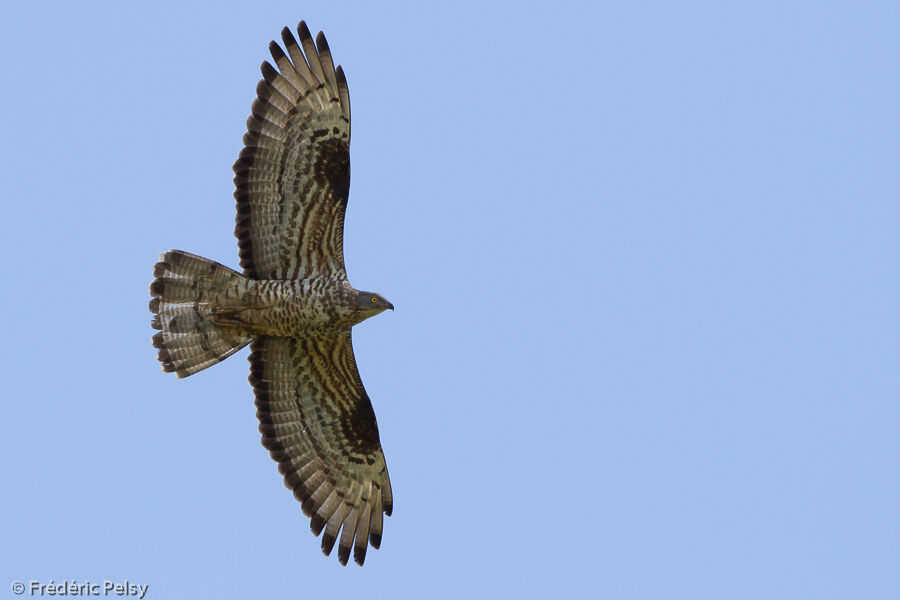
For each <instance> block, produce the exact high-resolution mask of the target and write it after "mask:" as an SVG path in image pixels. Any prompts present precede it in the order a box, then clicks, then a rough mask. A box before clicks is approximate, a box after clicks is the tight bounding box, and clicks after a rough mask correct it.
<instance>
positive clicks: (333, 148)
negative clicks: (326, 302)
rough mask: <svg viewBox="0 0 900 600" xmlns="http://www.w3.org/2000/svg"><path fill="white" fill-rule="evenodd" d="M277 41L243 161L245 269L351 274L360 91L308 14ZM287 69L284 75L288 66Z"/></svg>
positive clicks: (240, 204) (238, 168)
mask: <svg viewBox="0 0 900 600" xmlns="http://www.w3.org/2000/svg"><path fill="white" fill-rule="evenodd" d="M297 33H298V34H299V36H300V44H298V43H297V41H296V39H295V38H294V36H293V34H291V31H290V29H288V28H287V27H285V28H284V30H282V32H281V37H282V39H283V40H284V45H285V48H286V50H287V54H285V53H284V51H283V50H282V49H281V48H280V47H279V46H278V44H276V43H275V42H272V43H271V44H270V45H269V50H270V51H271V53H272V58H273V59H274V61H275V64H276V66H277V67H278V69H277V70H276V68H275V67H273V66H272V65H271V64H269V63H268V62H264V63H263V64H262V73H263V79H262V80H261V81H260V82H259V85H258V86H257V87H256V92H257V96H258V97H257V99H256V100H255V101H254V102H253V108H252V114H251V115H250V118H248V119H247V133H246V134H244V146H245V147H244V149H243V150H241V153H240V156H239V158H238V160H237V162H235V163H234V185H235V192H234V197H235V199H236V200H237V224H236V226H235V230H234V233H235V235H236V236H237V238H238V247H239V249H240V258H241V267H243V268H244V275H247V276H248V277H252V278H254V279H281V280H284V279H305V278H312V277H329V278H332V279H333V278H335V277H337V278H339V279H340V278H343V279H346V270H345V268H344V251H343V243H344V242H343V240H344V213H345V211H346V208H347V197H348V194H349V191H350V94H349V92H348V91H347V80H346V78H345V77H344V72H343V70H342V69H341V68H340V67H338V68H337V69H335V68H334V63H333V62H332V59H331V51H330V50H329V49H328V43H327V42H326V41H325V36H324V35H322V33H321V32H320V33H319V35H318V36H317V37H316V41H315V42H313V40H312V37H311V36H310V33H309V29H308V28H307V27H306V23H304V22H303V21H301V22H300V24H299V25H298V26H297ZM279 71H280V72H279Z"/></svg>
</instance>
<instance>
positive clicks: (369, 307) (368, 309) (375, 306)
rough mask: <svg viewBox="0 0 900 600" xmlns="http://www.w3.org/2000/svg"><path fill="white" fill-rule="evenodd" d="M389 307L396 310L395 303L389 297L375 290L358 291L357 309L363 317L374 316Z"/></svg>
mask: <svg viewBox="0 0 900 600" xmlns="http://www.w3.org/2000/svg"><path fill="white" fill-rule="evenodd" d="M387 309H391V310H394V305H393V304H391V303H390V302H388V300H387V298H385V297H384V296H382V295H381V294H376V293H375V292H356V311H357V313H359V314H360V315H361V316H362V318H363V319H368V318H369V317H374V316H375V315H377V314H378V313H380V312H384V311H386V310H387Z"/></svg>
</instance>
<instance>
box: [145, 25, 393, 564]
mask: <svg viewBox="0 0 900 600" xmlns="http://www.w3.org/2000/svg"><path fill="white" fill-rule="evenodd" d="M297 34H298V36H297V38H295V37H294V35H293V34H292V33H291V30H290V29H288V28H287V27H285V28H284V29H283V30H282V32H281V37H282V40H283V41H284V50H282V48H281V47H280V46H279V45H278V44H277V43H275V42H272V43H271V44H270V45H269V50H270V52H271V53H272V58H273V62H274V63H275V64H274V66H273V65H272V64H271V63H269V62H267V61H266V62H263V63H262V75H263V79H262V80H261V81H260V82H259V84H258V85H257V86H256V93H257V98H256V99H255V100H254V101H253V106H252V114H251V115H250V117H249V118H248V119H247V133H245V134H244V140H243V142H244V148H243V149H242V150H241V152H240V155H239V157H238V160H237V162H235V163H234V185H235V192H234V197H235V199H236V200H237V225H236V227H235V230H234V233H235V235H236V236H237V239H238V247H239V256H240V265H241V268H242V269H243V273H238V272H237V271H235V270H232V269H230V268H228V267H226V266H224V265H221V264H219V263H216V262H213V261H211V260H209V259H206V258H202V257H200V256H196V255H194V254H190V253H188V252H183V251H181V250H170V251H169V252H165V253H163V254H162V255H160V259H159V262H158V263H157V264H156V266H155V267H154V269H153V276H154V277H155V279H154V280H153V282H152V283H151V284H150V295H151V296H152V297H153V298H152V299H151V300H150V312H152V313H154V315H155V316H154V317H153V320H152V326H153V327H154V328H155V329H158V330H159V332H158V333H157V334H156V335H154V336H153V345H154V346H155V347H156V348H158V349H159V356H158V358H159V361H160V362H161V363H162V369H163V371H166V372H171V373H175V374H176V375H177V376H178V377H187V376H188V375H193V374H194V373H197V372H198V371H202V370H203V369H205V368H207V367H210V366H212V365H214V364H216V363H217V362H219V361H221V360H224V359H226V358H228V357H229V356H231V355H232V354H234V353H235V352H237V351H238V350H240V349H241V348H243V347H244V346H246V345H247V344H250V350H251V353H250V378H249V379H250V384H251V385H252V386H253V391H254V394H255V396H256V407H257V411H256V415H257V417H258V418H259V431H260V433H261V434H262V444H263V446H265V447H266V449H268V450H269V453H270V454H271V456H272V458H273V459H275V461H277V462H278V471H279V472H280V473H281V474H282V475H283V476H284V483H285V485H286V486H287V487H288V489H290V490H293V493H294V496H295V497H296V498H297V500H298V501H299V502H300V504H301V507H302V509H303V512H304V513H305V514H306V515H307V516H308V517H310V519H311V521H310V527H311V528H312V531H313V533H314V534H315V535H317V536H318V535H319V534H322V551H323V552H324V553H325V555H326V556H327V555H329V554H331V551H332V549H333V548H334V544H335V542H336V541H337V543H338V560H339V561H340V562H341V564H344V565H346V564H347V562H348V560H349V558H350V549H351V547H352V549H353V558H354V560H355V561H356V562H357V563H358V564H360V565H362V564H363V562H364V561H365V558H366V549H367V547H368V544H371V545H372V547H373V548H378V547H379V546H380V545H381V532H382V513H383V514H386V515H388V516H390V514H391V509H392V506H393V502H392V496H391V481H390V478H389V477H388V471H387V466H386V465H385V461H384V453H383V452H382V449H381V442H380V440H379V437H378V425H377V423H376V421H375V413H374V411H373V410H372V403H371V401H370V400H369V396H368V395H367V394H366V390H365V388H363V384H362V381H361V380H360V377H359V371H358V370H357V367H356V359H355V358H354V355H353V344H352V341H351V328H352V327H353V326H354V325H356V324H357V323H359V322H361V321H363V320H365V319H368V318H369V317H373V316H375V315H377V314H379V313H381V312H383V311H384V310H387V309H393V308H394V307H393V305H392V304H391V303H390V302H388V301H387V300H386V299H385V298H384V297H383V296H381V295H380V294H376V293H374V292H364V291H360V290H357V289H355V288H354V287H353V286H351V285H350V282H349V281H348V280H347V271H346V269H345V267H344V252H343V236H344V213H345V211H346V208H347V197H348V193H349V188H350V96H349V93H348V91H347V79H346V78H345V77H344V71H343V70H342V69H341V67H340V66H338V67H337V69H335V67H334V63H333V61H332V58H331V51H330V50H329V48H328V43H327V42H326V41H325V36H324V35H323V34H322V33H321V32H319V34H318V36H316V39H315V41H313V38H312V36H311V35H310V32H309V29H308V28H307V26H306V23H305V22H303V21H301V22H300V24H299V25H298V26H297ZM298 39H299V43H298V41H297V40H298Z"/></svg>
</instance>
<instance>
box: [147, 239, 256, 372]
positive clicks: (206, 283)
mask: <svg viewBox="0 0 900 600" xmlns="http://www.w3.org/2000/svg"><path fill="white" fill-rule="evenodd" d="M153 276H154V277H156V279H154V280H153V282H152V283H151V284H150V295H151V296H153V299H152V300H150V312H152V313H153V314H154V317H153V320H152V322H151V325H152V326H153V328H154V329H159V330H160V332H159V333H157V334H156V335H154V336H153V345H154V346H155V347H156V348H159V356H158V358H159V361H160V362H161V363H162V368H163V371H166V372H169V373H175V374H176V375H177V376H178V377H187V376H188V375H193V374H194V373H196V372H198V371H202V370H203V369H205V368H207V367H210V366H212V365H214V364H216V363H217V362H219V361H221V360H224V359H226V358H228V357H229V356H231V355H232V354H234V353H235V352H237V351H238V350H240V349H241V348H243V347H244V346H246V345H247V344H249V343H250V341H251V339H252V337H249V336H248V335H246V334H245V333H242V332H240V331H236V330H234V329H232V328H228V327H223V326H221V325H219V324H217V323H216V322H215V319H214V310H215V309H216V307H217V304H218V303H217V301H216V298H217V297H218V296H220V295H221V294H223V293H224V292H226V291H228V290H229V289H233V288H234V287H235V286H237V285H239V284H240V283H241V281H242V280H244V279H245V277H244V276H243V275H241V274H240V273H238V272H237V271H234V270H232V269H229V268H228V267H226V266H224V265H221V264H219V263H217V262H214V261H211V260H209V259H207V258H203V257H201V256H197V255H195V254H190V253H189V252H183V251H181V250H170V251H168V252H165V253H163V254H161V255H160V257H159V262H158V263H156V266H154V268H153Z"/></svg>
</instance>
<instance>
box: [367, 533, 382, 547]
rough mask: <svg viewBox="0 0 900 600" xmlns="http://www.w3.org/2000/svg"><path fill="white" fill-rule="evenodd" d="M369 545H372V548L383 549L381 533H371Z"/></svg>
mask: <svg viewBox="0 0 900 600" xmlns="http://www.w3.org/2000/svg"><path fill="white" fill-rule="evenodd" d="M369 543H370V544H372V547H373V548H375V549H376V550H378V549H379V548H381V534H380V533H370V534H369Z"/></svg>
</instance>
